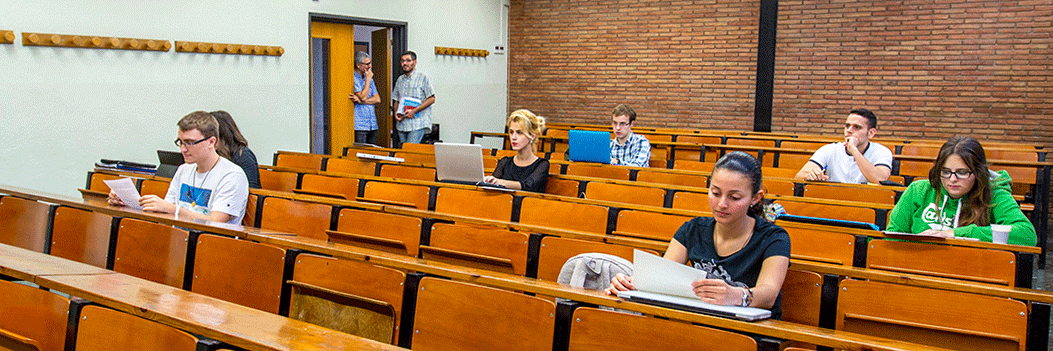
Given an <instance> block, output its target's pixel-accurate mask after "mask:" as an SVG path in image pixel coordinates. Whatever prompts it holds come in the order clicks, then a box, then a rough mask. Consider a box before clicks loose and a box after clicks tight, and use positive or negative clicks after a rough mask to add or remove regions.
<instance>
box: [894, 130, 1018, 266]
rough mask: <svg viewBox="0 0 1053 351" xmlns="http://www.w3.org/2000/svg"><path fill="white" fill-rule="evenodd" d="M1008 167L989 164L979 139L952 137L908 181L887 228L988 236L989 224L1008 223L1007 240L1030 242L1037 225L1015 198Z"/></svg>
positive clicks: (942, 233) (968, 236)
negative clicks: (921, 173)
mask: <svg viewBox="0 0 1053 351" xmlns="http://www.w3.org/2000/svg"><path fill="white" fill-rule="evenodd" d="M1011 185H1012V179H1010V178H1009V174H1008V173H1006V171H998V172H993V171H991V170H989V169H988V168H987V157H986V156H985V154H984V148H983V146H981V145H980V142H979V141H976V139H973V138H971V137H964V136H957V137H954V138H951V140H948V141H947V142H946V143H944V144H943V147H941V148H940V153H939V155H938V156H937V157H936V162H935V163H934V164H933V166H932V169H930V170H929V178H928V179H919V180H916V181H914V182H913V183H911V184H910V186H909V187H907V190H905V191H904V192H903V195H902V196H900V198H899V202H897V203H896V207H895V208H893V209H892V214H891V215H890V216H889V223H888V230H889V231H894V232H907V233H915V234H921V235H932V236H939V237H944V238H953V237H961V238H975V239H979V240H982V241H988V242H989V241H991V224H1007V225H1010V226H1012V229H1011V230H1010V231H1009V241H1008V243H1009V244H1014V245H1027V246H1034V245H1035V242H1036V241H1037V240H1036V238H1035V227H1034V226H1033V225H1032V224H1031V221H1029V220H1028V219H1027V216H1024V213H1023V212H1021V211H1020V205H1018V204H1017V203H1016V200H1014V199H1013V194H1012V191H1011Z"/></svg>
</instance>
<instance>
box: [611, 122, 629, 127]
mask: <svg viewBox="0 0 1053 351" xmlns="http://www.w3.org/2000/svg"><path fill="white" fill-rule="evenodd" d="M630 124H632V122H629V123H625V122H611V126H614V127H619V128H625V127H628V126H629V125H630Z"/></svg>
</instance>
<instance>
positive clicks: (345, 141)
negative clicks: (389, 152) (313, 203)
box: [310, 14, 406, 155]
mask: <svg viewBox="0 0 1053 351" xmlns="http://www.w3.org/2000/svg"><path fill="white" fill-rule="evenodd" d="M310 17H311V21H310V26H311V28H310V33H311V38H310V40H311V45H310V48H311V55H310V57H311V60H310V61H311V62H310V64H311V69H310V72H311V77H310V89H311V95H310V96H311V104H310V109H311V114H310V115H311V121H310V123H311V128H310V130H311V148H310V150H311V152H312V153H316V154H330V155H341V154H343V150H344V147H346V146H349V145H351V144H352V143H354V142H355V113H354V108H355V104H354V102H353V101H351V99H349V96H350V94H351V93H352V92H353V91H354V68H355V63H354V57H355V52H356V51H364V52H366V53H368V54H370V56H371V58H372V60H373V66H372V70H373V80H374V83H375V84H376V87H377V94H378V95H380V100H381V101H380V103H377V104H376V105H373V106H374V110H375V111H376V113H375V118H376V125H377V144H378V145H380V146H385V147H389V146H391V138H390V136H391V129H392V126H393V125H394V120H393V118H392V116H391V96H390V95H391V86H392V84H394V81H395V79H396V78H397V77H398V75H399V74H400V73H401V69H400V68H399V63H398V62H397V61H396V60H395V59H394V57H393V55H397V53H401V52H402V51H405V48H406V23H405V22H392V21H382V20H372V19H363V18H355V17H344V16H334V15H326V14H311V15H310Z"/></svg>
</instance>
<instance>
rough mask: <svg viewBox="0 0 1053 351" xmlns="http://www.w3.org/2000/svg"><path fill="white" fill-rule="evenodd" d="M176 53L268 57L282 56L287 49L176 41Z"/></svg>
mask: <svg viewBox="0 0 1053 351" xmlns="http://www.w3.org/2000/svg"><path fill="white" fill-rule="evenodd" d="M176 51H178V52H197V53H203V54H235V55H268V56H281V55H282V54H284V53H285V48H283V47H281V46H262V45H243V44H221V43H202V42H196V41H179V40H177V41H176Z"/></svg>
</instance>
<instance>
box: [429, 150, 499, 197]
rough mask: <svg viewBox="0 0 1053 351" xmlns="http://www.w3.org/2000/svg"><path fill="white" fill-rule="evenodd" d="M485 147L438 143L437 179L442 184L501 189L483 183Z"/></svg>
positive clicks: (436, 156) (436, 153)
mask: <svg viewBox="0 0 1053 351" xmlns="http://www.w3.org/2000/svg"><path fill="white" fill-rule="evenodd" d="M483 175H484V173H483V147H482V146H480V145H477V144H456V143H436V144H435V177H436V178H438V180H439V181H440V182H449V183H458V184H469V185H478V186H485V187H501V186H500V185H495V184H490V183H487V182H484V181H483Z"/></svg>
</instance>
